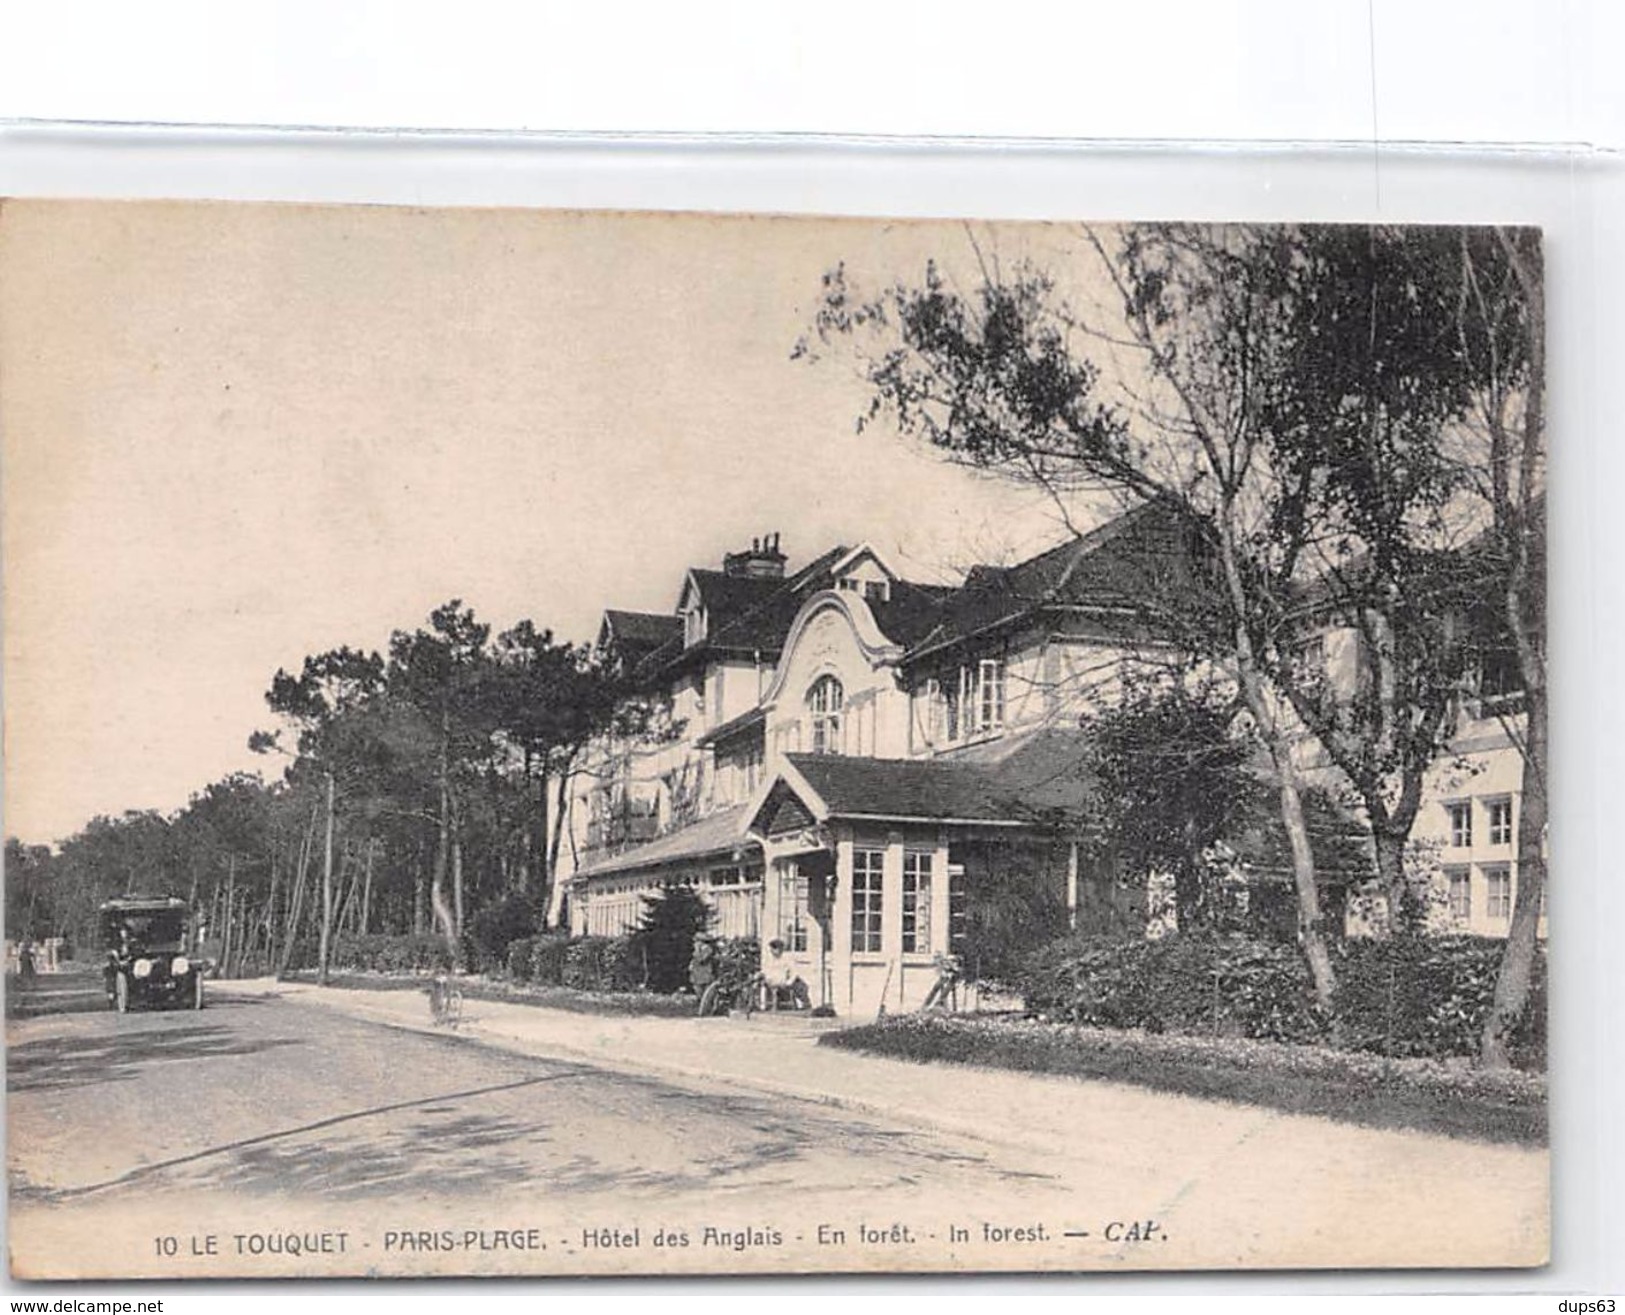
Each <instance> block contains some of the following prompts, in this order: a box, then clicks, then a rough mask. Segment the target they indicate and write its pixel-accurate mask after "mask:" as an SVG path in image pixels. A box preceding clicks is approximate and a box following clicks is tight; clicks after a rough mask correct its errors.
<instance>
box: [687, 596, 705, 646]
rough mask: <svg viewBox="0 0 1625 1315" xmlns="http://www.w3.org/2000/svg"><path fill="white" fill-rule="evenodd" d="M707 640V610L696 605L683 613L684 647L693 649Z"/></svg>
mask: <svg viewBox="0 0 1625 1315" xmlns="http://www.w3.org/2000/svg"><path fill="white" fill-rule="evenodd" d="M704 638H705V609H704V608H703V607H701V606H700V605H699V604H698V603H696V604H695V605H694V606H693V607H691V608H689V609H688V611H686V612H684V613H683V647H684V648H693V647H694V645H696V644H698V643H699V642H700V641H701V640H702V639H704Z"/></svg>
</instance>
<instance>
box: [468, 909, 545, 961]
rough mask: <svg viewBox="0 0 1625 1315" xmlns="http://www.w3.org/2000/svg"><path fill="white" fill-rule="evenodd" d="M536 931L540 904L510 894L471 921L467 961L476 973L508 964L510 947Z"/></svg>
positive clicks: (469, 921)
mask: <svg viewBox="0 0 1625 1315" xmlns="http://www.w3.org/2000/svg"><path fill="white" fill-rule="evenodd" d="M535 931H536V905H535V903H534V902H533V901H532V900H531V899H530V897H529V896H526V895H507V896H504V897H503V898H502V899H499V900H497V901H496V902H495V903H494V904H488V905H486V906H485V907H484V908H483V909H481V910H480V911H479V912H478V913H476V914H475V915H474V916H473V917H472V918H470V919H469V920H468V926H467V932H466V934H465V936H464V938H463V939H464V942H465V944H464V959H465V961H466V964H467V967H468V968H470V969H471V970H472V971H474V972H487V971H489V970H491V969H493V968H498V967H502V966H504V965H506V964H507V963H508V962H509V960H508V946H509V945H511V944H512V943H513V942H514V941H517V940H520V939H521V938H523V937H527V936H530V935H532V934H533V933H534V932H535Z"/></svg>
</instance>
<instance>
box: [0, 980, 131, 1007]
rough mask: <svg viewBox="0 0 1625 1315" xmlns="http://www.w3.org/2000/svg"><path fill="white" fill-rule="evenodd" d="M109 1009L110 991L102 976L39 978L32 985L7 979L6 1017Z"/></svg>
mask: <svg viewBox="0 0 1625 1315" xmlns="http://www.w3.org/2000/svg"><path fill="white" fill-rule="evenodd" d="M106 1009H107V992H106V991H105V990H104V989H103V988H102V981H101V978H99V977H87V976H85V975H84V974H82V973H81V974H77V975H75V976H73V977H66V976H64V977H59V978H49V977H45V978H36V979H35V981H34V982H32V983H30V984H29V985H26V986H25V985H23V983H22V982H21V981H20V980H17V979H13V980H11V981H9V982H7V983H6V1017H7V1018H40V1017H42V1016H44V1015H46V1014H93V1013H99V1012H102V1011H104V1010H106Z"/></svg>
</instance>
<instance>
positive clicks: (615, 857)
mask: <svg viewBox="0 0 1625 1315" xmlns="http://www.w3.org/2000/svg"><path fill="white" fill-rule="evenodd" d="M745 821H746V818H745V808H744V806H743V805H741V806H739V807H737V808H730V809H727V810H726V811H724V812H721V813H713V814H712V815H711V816H710V817H707V818H702V819H701V820H700V821H698V822H695V823H694V824H693V825H692V826H686V827H684V828H683V829H682V830H681V831H673V832H671V833H670V834H669V835H664V836H661V837H660V838H659V839H657V840H651V841H650V842H649V843H648V844H646V845H636V846H634V847H633V848H631V849H628V850H626V851H625V852H623V853H620V854H612V855H606V856H605V857H603V858H598V859H588V860H587V862H585V863H583V864H582V865H581V866H580V867H579V868H577V869H576V878H577V879H578V880H579V879H581V878H584V877H602V876H607V875H609V874H610V873H612V872H629V871H631V870H632V869H634V868H646V867H657V866H659V865H660V864H662V863H676V862H680V861H683V860H685V859H691V858H701V857H703V856H705V855H707V854H727V855H730V856H731V855H732V853H733V851H734V850H736V849H739V848H741V847H751V848H752V849H754V845H755V842H754V841H753V840H752V839H751V838H750V837H749V836H748V835H746V834H745V825H744V824H745Z"/></svg>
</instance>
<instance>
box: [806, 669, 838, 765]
mask: <svg viewBox="0 0 1625 1315" xmlns="http://www.w3.org/2000/svg"><path fill="white" fill-rule="evenodd" d="M845 704H846V692H845V691H844V690H843V689H842V688H841V682H840V681H839V680H837V679H836V678H835V677H834V676H820V677H819V678H818V679H817V680H816V681H814V682H813V687H812V688H811V689H810V690H808V691H807V712H808V715H809V719H810V720H811V722H812V751H813V752H814V753H840V752H841V751H842V742H841V709H842V708H843V707H844V706H845Z"/></svg>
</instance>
